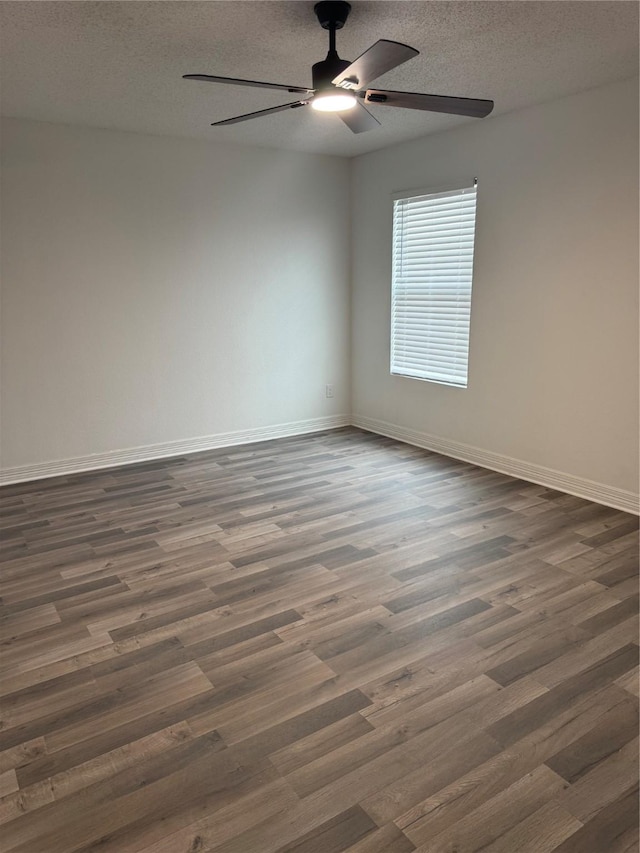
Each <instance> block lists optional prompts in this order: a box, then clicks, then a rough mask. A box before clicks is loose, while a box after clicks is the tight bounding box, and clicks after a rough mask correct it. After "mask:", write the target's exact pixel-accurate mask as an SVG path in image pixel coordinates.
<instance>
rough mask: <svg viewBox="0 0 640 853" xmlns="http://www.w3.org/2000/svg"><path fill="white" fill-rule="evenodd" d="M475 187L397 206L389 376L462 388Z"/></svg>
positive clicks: (396, 203)
mask: <svg viewBox="0 0 640 853" xmlns="http://www.w3.org/2000/svg"><path fill="white" fill-rule="evenodd" d="M476 188H477V182H476V181H475V180H474V181H473V182H472V184H471V186H467V187H464V188H462V189H454V190H448V191H445V192H435V193H428V194H425V195H411V196H407V195H406V194H404V195H403V196H402V197H396V199H395V200H394V203H393V279H392V295H391V373H394V374H398V375H400V376H411V377H413V378H414V379H427V380H429V381H431V382H441V383H444V384H446V385H457V386H458V387H461V388H466V387H467V365H468V358H469V323H470V319H471V284H472V279H473V243H474V234H475V222H476Z"/></svg>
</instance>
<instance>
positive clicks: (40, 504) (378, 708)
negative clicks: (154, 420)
mask: <svg viewBox="0 0 640 853" xmlns="http://www.w3.org/2000/svg"><path fill="white" fill-rule="evenodd" d="M0 503H1V506H2V529H3V536H2V548H3V574H2V581H3V598H2V602H3V603H2V608H3V620H2V627H1V630H2V637H1V638H0V641H1V642H2V646H1V648H2V660H1V664H2V673H3V678H2V681H1V683H0V694H1V697H0V698H1V702H2V727H1V728H0V824H1V826H0V838H1V845H2V850H3V851H5V853H9V851H15V853H80V851H94V853H95V851H98V853H205V851H215V853H342V852H343V851H350V853H409V851H419V853H479V851H482V853H551V851H556V853H631V851H636V850H637V849H638V799H637V792H638V779H637V776H638V773H637V750H638V737H637V735H638V644H637V640H638V540H637V527H638V520H637V519H636V518H634V517H632V516H630V515H626V514H624V513H622V512H617V511H615V510H611V509H608V508H606V507H602V506H597V505H595V504H592V503H589V502H587V501H584V500H581V499H579V498H575V497H571V496H568V495H564V494H560V493H558V492H553V491H551V490H549V489H546V488H544V487H542V486H536V485H532V484H529V483H525V482H522V481H519V480H515V479H511V478H509V477H506V476H503V475H501V474H496V473H493V472H491V471H487V470H484V469H481V468H476V467H474V466H472V465H467V464H465V463H462V462H458V461H456V460H452V459H448V458H445V457H442V456H438V455H436V454H432V453H428V452H426V451H422V450H419V449H417V448H413V447H410V446H408V445H403V444H399V443H396V442H394V441H391V440H388V439H385V438H381V437H379V436H374V435H371V434H368V433H365V432H361V431H359V430H356V429H343V430H336V431H332V432H327V433H322V434H318V435H313V436H302V437H296V438H290V439H284V440H279V441H275V442H265V443H263V444H254V445H249V446H245V447H236V448H231V449H229V448H227V449H224V450H218V451H211V452H207V453H200V454H194V455H192V456H188V457H183V458H177V459H171V460H161V461H157V462H153V463H148V464H140V465H133V466H130V467H125V468H120V469H115V470H108V471H103V472H95V473H91V474H83V475H74V476H68V477H59V478H56V479H51V480H45V481H40V482H35V483H31V484H21V485H16V486H10V487H6V488H4V489H3V490H2V492H0Z"/></svg>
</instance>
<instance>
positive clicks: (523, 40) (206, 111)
mask: <svg viewBox="0 0 640 853" xmlns="http://www.w3.org/2000/svg"><path fill="white" fill-rule="evenodd" d="M313 5H314V4H313V2H306V0H294V2H279V0H271V2H267V1H266V0H261V2H251V0H233V2H219V0H209V2H190V1H189V0H182V1H181V2H173V0H166V2H33V0H31V1H30V2H3V3H1V4H0V23H1V25H2V77H3V88H2V112H3V114H4V115H9V116H19V117H23V118H32V119H39V120H43V121H53V122H63V123H68V124H84V125H92V126H95V127H108V128H119V129H122V130H129V131H137V132H143V133H154V134H169V135H174V136H189V137H197V138H203V139H211V140H217V141H226V142H233V143H239V144H252V145H262V146H269V147H278V148H292V149H299V150H302V151H315V152H321V153H327V154H339V155H343V156H353V155H355V154H361V153H363V152H366V151H373V150H375V149H377V148H382V147H384V146H386V145H389V144H392V143H394V142H399V141H401V140H405V139H411V138H414V137H417V136H423V135H425V134H427V133H432V132H434V131H439V130H443V129H445V128H448V127H454V126H458V125H462V124H468V123H473V122H475V121H480V120H482V121H491V118H488V119H471V118H460V117H453V116H442V115H436V114H432V113H422V112H417V111H412V110H404V109H393V108H390V107H387V108H384V107H371V111H372V112H373V113H374V114H375V115H376V116H377V117H378V119H379V120H380V121H381V122H382V126H381V127H380V128H378V129H376V130H373V131H369V132H367V133H363V134H360V135H358V136H356V135H354V134H352V133H351V132H350V131H349V130H348V129H347V128H346V127H345V126H344V125H343V123H342V122H341V121H340V120H339V119H338V118H337V117H336V116H332V115H326V114H325V115H322V114H318V113H316V112H314V111H313V110H312V109H311V108H310V107H305V108H304V109H300V110H290V111H287V112H284V113H279V114H275V115H270V116H267V117H264V118H260V119H256V120H255V121H250V122H246V123H242V124H239V125H232V126H228V127H220V128H212V127H210V126H209V125H210V123H211V122H212V121H218V120H220V119H223V118H229V117H230V116H234V115H238V114H241V113H246V112H251V111H252V110H258V109H264V108H266V107H270V106H275V105H277V104H280V103H286V102H287V101H288V100H290V96H288V94H287V93H285V95H284V98H283V97H282V95H280V94H279V93H278V92H276V91H269V90H260V89H248V88H245V87H235V86H223V85H216V84H211V83H200V82H193V81H185V80H182V79H181V75H182V74H186V73H204V74H218V75H223V76H232V77H245V78H249V79H253V80H267V81H269V82H274V83H286V84H293V85H297V86H308V85H310V82H311V69H310V66H311V65H312V63H314V62H317V61H319V60H321V59H324V57H325V54H326V50H327V39H328V35H327V33H326V32H325V31H324V30H322V29H321V28H320V26H319V24H318V22H317V20H316V18H315V15H314V14H313ZM352 7H353V8H352V12H351V16H350V18H349V20H348V22H347V24H346V27H345V28H344V29H343V30H341V31H340V32H339V33H338V52H339V53H340V55H341V57H342V58H344V59H355V58H356V57H357V56H358V55H359V54H360V53H362V52H363V51H364V50H365V49H366V48H367V47H369V46H370V45H371V44H372V43H373V42H375V41H377V40H378V39H379V38H387V39H392V40H394V41H400V42H404V43H406V44H410V45H411V46H412V47H415V48H417V49H418V50H419V51H420V55H419V56H417V57H416V58H414V59H412V60H410V61H409V62H407V63H406V64H405V65H402V66H400V67H399V68H397V69H395V70H394V71H391V72H389V73H388V74H386V75H384V76H383V77H381V78H379V80H378V81H376V85H377V86H379V87H381V88H388V89H404V90H408V91H413V92H429V93H432V94H445V95H459V96H466V97H473V98H492V99H493V100H494V101H495V103H496V107H495V110H494V115H498V114H500V113H504V112H506V111H508V110H512V109H516V108H519V107H523V106H527V105H530V104H535V103H540V102H542V101H546V100H550V99H552V98H556V97H559V96H562V95H566V94H570V93H573V92H578V91H582V90H584V89H589V88H591V87H593V86H597V85H600V84H603V83H608V82H612V81H614V80H618V79H622V78H624V77H630V76H632V75H634V74H636V73H637V69H638V5H637V3H635V2H599V0H589V2H573V0H561V2H537V0H531V2H521V0H516V2H511V0H499V2H493V0H479V1H476V2H473V0H466V2H446V0H445V2H440V0H438V1H437V2H435V1H434V0H424V2H382V0H381V1H380V2H361V3H359V2H357V0H354V2H353V3H352Z"/></svg>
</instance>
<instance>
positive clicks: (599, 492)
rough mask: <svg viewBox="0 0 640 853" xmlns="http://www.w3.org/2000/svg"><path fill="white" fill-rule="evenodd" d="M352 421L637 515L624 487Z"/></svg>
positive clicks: (635, 500) (634, 498)
mask: <svg viewBox="0 0 640 853" xmlns="http://www.w3.org/2000/svg"><path fill="white" fill-rule="evenodd" d="M351 423H352V424H353V426H356V427H360V428H361V429H365V430H367V431H368V432H374V433H377V434H378V435H385V436H387V437H388V438H395V439H397V440H398V441H403V442H405V443H406V444H413V445H415V446H416V447H423V448H425V450H433V451H434V452H435V453H441V454H443V456H452V457H453V458H454V459H461V460H462V461H463V462H471V463H473V464H474V465H479V466H480V467H482V468H489V469H491V470H492V471H499V472H500V473H501V474H508V475H509V476H511V477H517V478H518V479H520V480H527V481H529V482H531V483H537V484H538V485H541V486H547V487H548V488H551V489H558V491H561V492H567V493H568V494H570V495H576V496H577V497H579V498H584V499H585V500H589V501H595V503H599V504H604V505H605V506H610V507H613V508H614V509H621V510H623V511H624V512H630V513H634V514H635V515H638V514H640V505H639V504H640V500H639V496H638V495H637V494H635V493H634V492H628V491H626V490H625V489H618V488H616V487H615V486H606V485H604V484H603V483H595V482H594V481H593V480H587V479H585V478H584V477H576V476H574V475H573V474H565V473H564V472H562V471H556V470H554V469H553V468H545V467H544V466H543V465H534V464H533V463H531V462H523V461H522V460H520V459H513V458H512V457H511V456H503V455H502V454H500V453H492V452H491V451H489V450H482V449H481V448H479V447H473V446H472V445H470V444H462V442H459V441H450V440H449V439H445V438H440V437H439V436H436V435H429V434H428V433H425V432H417V431H416V430H412V429H407V428H406V427H401V426H397V425H396V424H390V423H387V422H386V421H379V420H377V419H375V418H367V417H364V416H363V415H352V417H351Z"/></svg>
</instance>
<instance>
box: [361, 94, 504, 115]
mask: <svg viewBox="0 0 640 853" xmlns="http://www.w3.org/2000/svg"><path fill="white" fill-rule="evenodd" d="M365 101H366V102H367V103H368V104H381V105H384V106H385V107H404V108H405V109H408V110H427V111H428V112H432V113H450V114H451V115H456V116H472V117H473V118H484V117H485V116H488V115H489V113H490V112H491V110H492V109H493V101H484V100H481V99H478V98H450V97H448V96H447V95H422V94H420V93H419V92H389V91H387V90H385V89H367V93H366V96H365Z"/></svg>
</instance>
